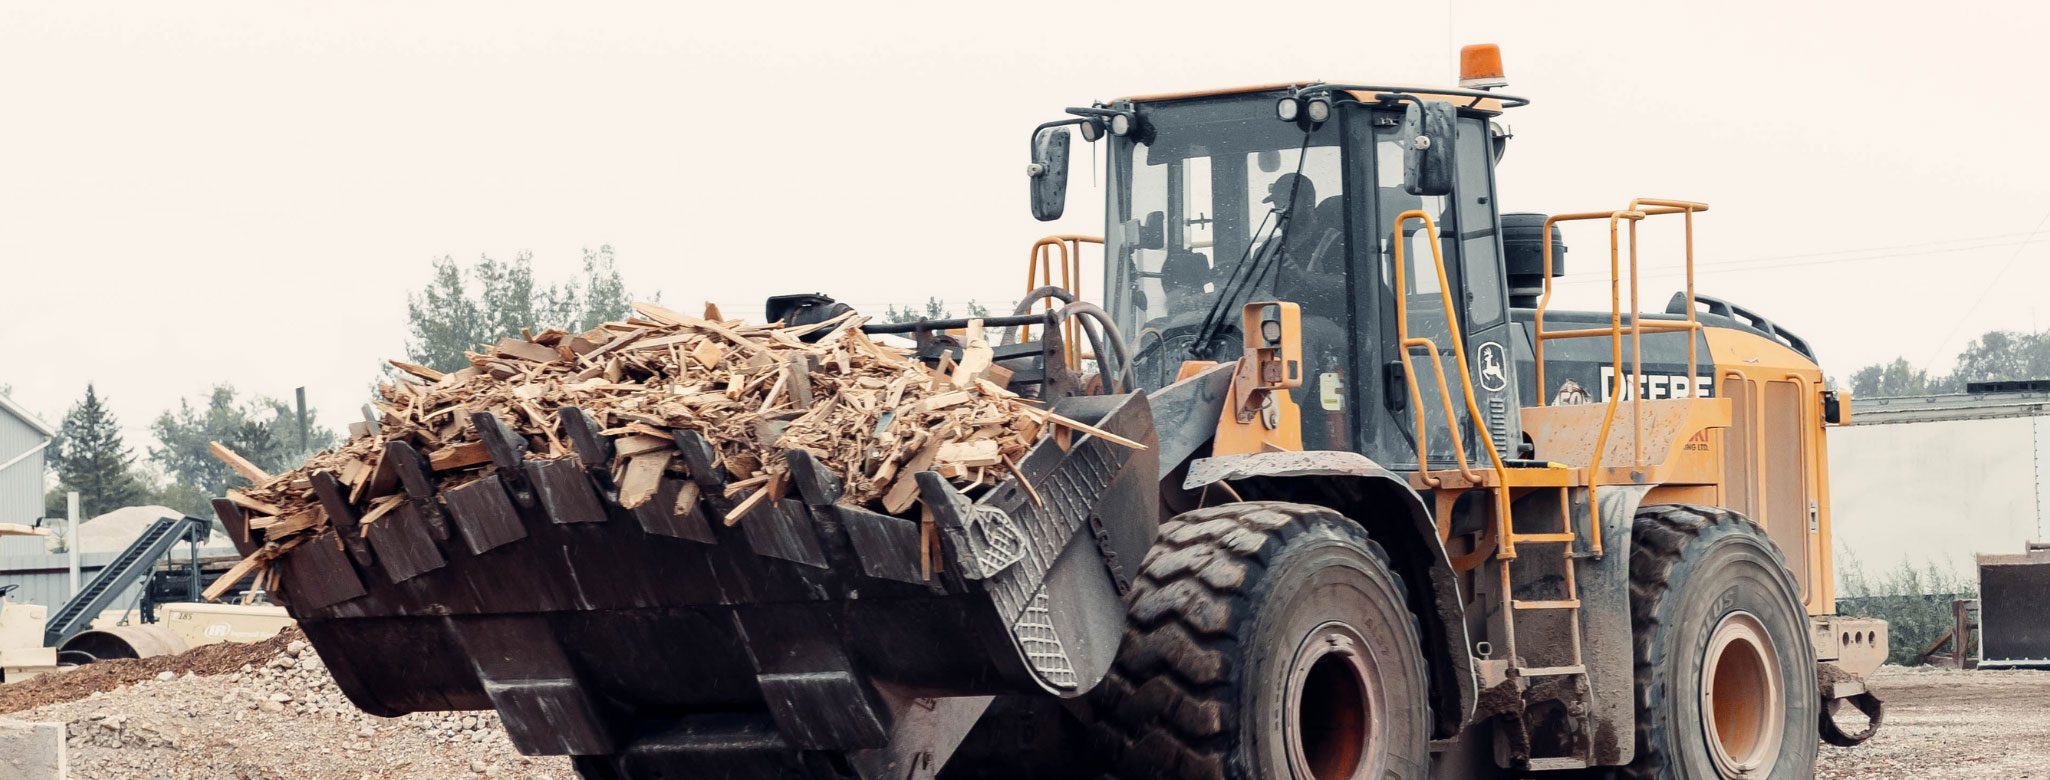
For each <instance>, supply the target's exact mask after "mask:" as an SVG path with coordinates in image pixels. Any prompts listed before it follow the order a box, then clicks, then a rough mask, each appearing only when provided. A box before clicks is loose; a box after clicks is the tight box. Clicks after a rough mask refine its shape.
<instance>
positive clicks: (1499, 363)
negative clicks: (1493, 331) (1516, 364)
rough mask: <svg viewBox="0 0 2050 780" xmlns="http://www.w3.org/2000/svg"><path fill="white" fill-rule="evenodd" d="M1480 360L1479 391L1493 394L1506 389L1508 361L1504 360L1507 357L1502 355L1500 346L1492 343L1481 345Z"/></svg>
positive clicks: (1507, 384)
mask: <svg viewBox="0 0 2050 780" xmlns="http://www.w3.org/2000/svg"><path fill="white" fill-rule="evenodd" d="M1480 358H1481V389H1482V390H1486V391H1488V392H1491V393H1494V392H1500V391H1501V390H1502V388H1505V387H1508V386H1509V368H1508V365H1509V361H1508V360H1507V359H1506V358H1507V356H1506V355H1504V354H1503V353H1502V345H1501V344H1499V343H1497V342H1493V341H1490V342H1487V343H1485V344H1482V345H1481V349H1480Z"/></svg>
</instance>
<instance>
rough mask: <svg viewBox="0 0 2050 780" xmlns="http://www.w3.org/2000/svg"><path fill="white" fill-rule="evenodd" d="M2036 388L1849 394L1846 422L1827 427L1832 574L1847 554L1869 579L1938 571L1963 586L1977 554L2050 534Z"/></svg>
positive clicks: (2049, 414)
mask: <svg viewBox="0 0 2050 780" xmlns="http://www.w3.org/2000/svg"><path fill="white" fill-rule="evenodd" d="M2039 384H2041V383H1999V384H1994V387H1993V389H1995V390H1996V391H1995V392H1970V393H1959V394H1953V395H1929V396H1911V397H1904V398H1872V399H1867V398H1855V399H1853V400H1852V404H1851V408H1852V417H1851V423H1850V424H1849V425H1845V426H1839V427H1833V428H1830V429H1829V495H1830V503H1831V511H1832V515H1833V516H1834V518H1835V520H1836V522H1835V524H1834V526H1833V531H1834V533H1835V537H1836V548H1837V549H1836V555H1837V575H1838V577H1839V578H1841V577H1842V576H1843V575H1844V573H1845V571H1846V569H1847V566H1846V565H1845V564H1846V563H1847V558H1846V554H1848V555H1850V556H1855V557H1856V559H1857V560H1858V562H1859V564H1860V565H1861V566H1863V568H1864V569H1865V571H1866V573H1867V574H1879V573H1882V572H1885V571H1888V570H1891V569H1896V568H1898V567H1899V566H1900V565H1901V564H1902V563H1903V562H1905V563H1908V564H1912V565H1914V566H1917V567H1921V566H1926V565H1931V564H1933V565H1936V566H1938V567H1941V568H1942V569H1944V570H1946V571H1949V572H1951V573H1953V574H1955V575H1956V576H1957V577H1959V578H1962V579H1963V580H1965V581H1967V582H1969V581H1973V580H1976V579H1977V577H1978V572H1977V569H1976V563H1975V561H1976V558H1975V556H1976V554H1978V553H2019V552H2021V551H2022V550H2023V548H2024V545H2025V544H2027V543H2028V542H2029V541H2030V540H2037V539H2050V517H2046V515H2045V513H2044V511H2043V508H2044V506H2045V500H2046V499H2050V390H2045V389H2039V388H2037V387H2035V385H2039ZM2002 385H2009V386H2014V387H2019V388H2023V389H2015V390H2009V391H2007V392H1998V391H1997V390H2000V389H2005V388H2003V387H2002ZM1980 389H1984V388H1980Z"/></svg>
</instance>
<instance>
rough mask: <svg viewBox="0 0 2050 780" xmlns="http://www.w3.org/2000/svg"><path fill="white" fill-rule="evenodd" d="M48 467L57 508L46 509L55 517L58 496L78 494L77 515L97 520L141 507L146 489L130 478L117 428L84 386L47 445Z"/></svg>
mask: <svg viewBox="0 0 2050 780" xmlns="http://www.w3.org/2000/svg"><path fill="white" fill-rule="evenodd" d="M48 460H49V463H50V466H51V468H53V469H55V470H56V472H57V489H56V490H55V491H52V495H53V496H55V498H56V502H57V505H56V506H55V507H46V510H52V509H53V510H54V511H55V512H56V515H53V516H61V515H62V514H63V512H64V504H63V502H64V494H65V493H66V492H72V491H75V492H77V493H78V503H79V510H78V511H79V514H80V515H81V516H82V517H97V516H99V515H101V514H104V513H107V512H111V511H113V510H116V509H120V508H122V507H125V506H134V505H136V504H139V503H143V502H144V501H145V500H147V499H148V498H149V488H148V486H147V485H146V484H144V483H143V481H142V480H141V479H140V478H139V477H138V476H137V475H136V473H135V470H134V468H135V454H134V452H133V451H131V450H130V449H129V447H128V445H127V444H126V443H124V442H122V440H121V423H120V422H119V421H118V420H116V419H115V418H114V413H113V412H112V411H109V410H108V409H107V407H106V405H104V404H102V403H101V402H100V396H99V393H98V391H97V390H95V389H94V387H93V386H92V385H90V384H88V385H86V386H85V398H83V399H81V400H80V401H79V402H78V403H76V404H72V406H71V410H70V411H69V412H66V413H65V415H64V423H63V424H62V425H60V426H58V429H57V438H56V440H55V441H52V442H51V443H50V448H49V457H48Z"/></svg>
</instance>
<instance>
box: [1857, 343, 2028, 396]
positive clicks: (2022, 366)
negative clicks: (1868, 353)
mask: <svg viewBox="0 0 2050 780" xmlns="http://www.w3.org/2000/svg"><path fill="white" fill-rule="evenodd" d="M2022 379H2050V331H2039V332H2036V333H2023V332H2020V331H2012V330H1994V331H1987V332H1986V333H1984V334H1981V335H1980V336H1979V337H1978V338H1975V339H1972V340H1971V342H1970V343H1968V344H1966V345H1965V348H1964V350H1963V351H1962V352H1959V353H1958V356H1957V367H1956V368H1955V369H1954V370H1952V371H1951V373H1949V374H1943V375H1937V374H1930V373H1929V372H1927V371H1924V370H1922V369H1919V368H1916V367H1915V366H1914V364H1911V363H1909V362H1908V361H1907V359H1905V358H1894V360H1893V361H1892V362H1890V363H1874V364H1872V365H1869V366H1866V367H1864V368H1861V369H1858V370H1857V372H1856V373H1853V374H1851V392H1852V394H1854V395H1857V396H1862V397H1866V398H1882V397H1892V396H1903V395H1936V394H1941V393H1961V392H1964V389H1965V385H1966V383H1969V382H2000V381H2012V380H2022Z"/></svg>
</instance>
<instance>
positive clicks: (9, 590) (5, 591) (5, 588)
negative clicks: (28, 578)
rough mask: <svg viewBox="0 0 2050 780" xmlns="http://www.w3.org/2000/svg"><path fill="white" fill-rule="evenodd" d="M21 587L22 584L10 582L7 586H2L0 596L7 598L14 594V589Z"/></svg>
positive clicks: (0, 586)
mask: <svg viewBox="0 0 2050 780" xmlns="http://www.w3.org/2000/svg"><path fill="white" fill-rule="evenodd" d="M19 587H21V583H16V582H10V583H8V584H6V585H0V596H5V595H7V594H9V593H13V592H14V589H15V588H19Z"/></svg>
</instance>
